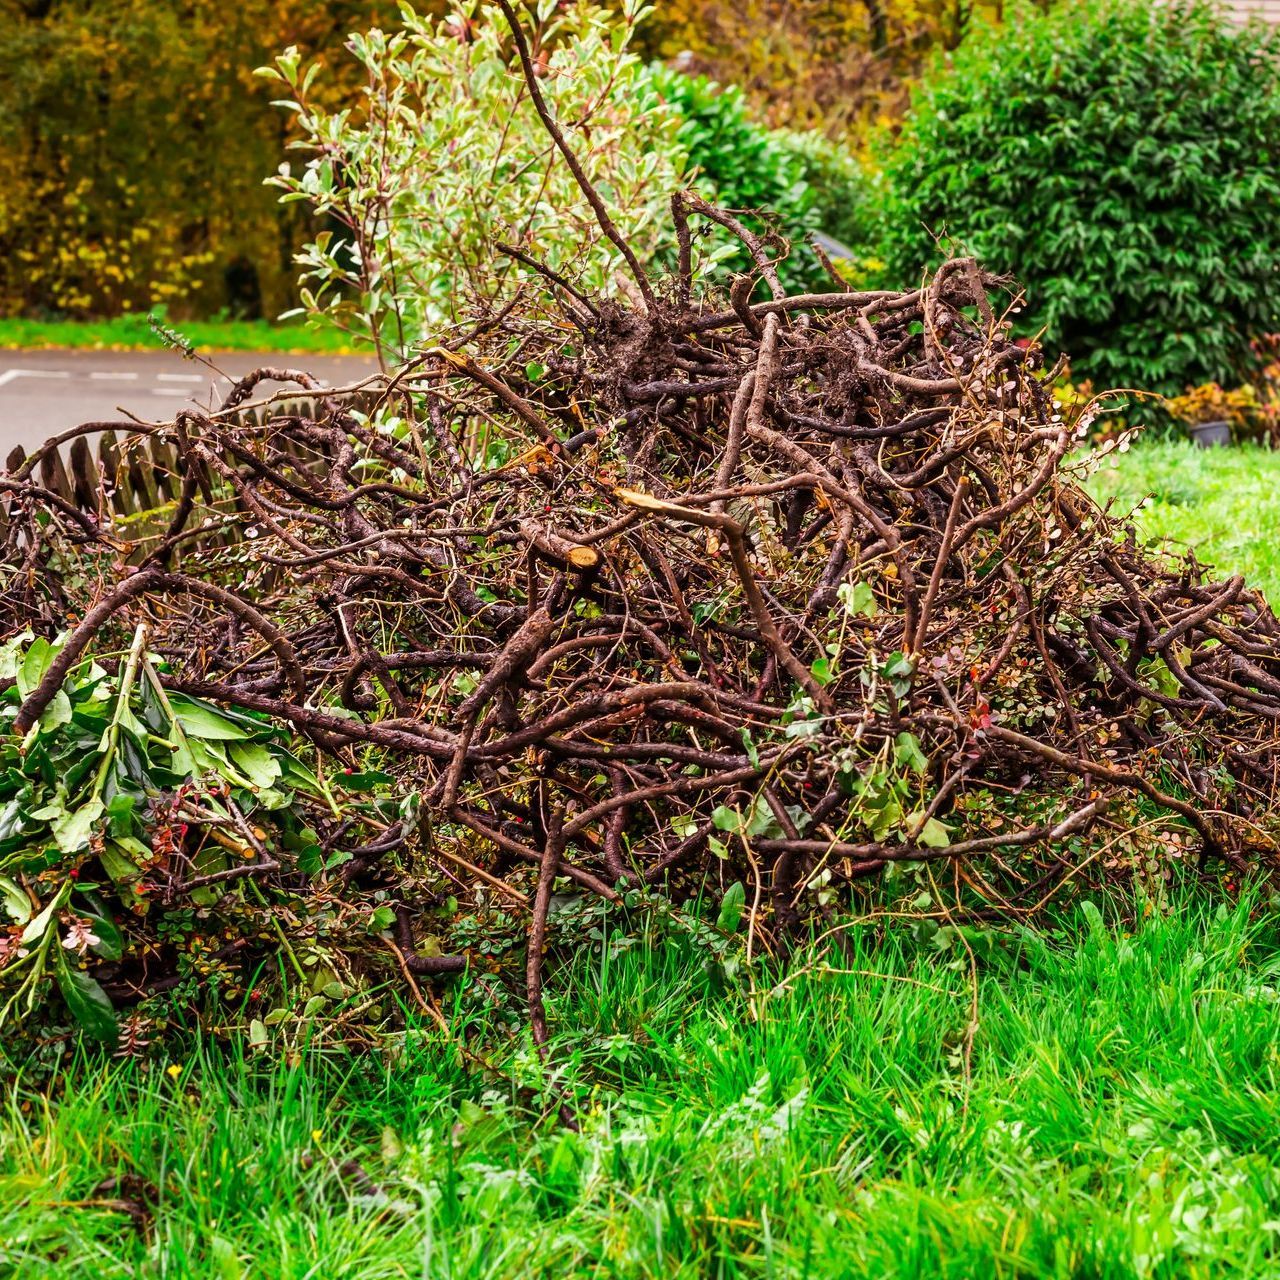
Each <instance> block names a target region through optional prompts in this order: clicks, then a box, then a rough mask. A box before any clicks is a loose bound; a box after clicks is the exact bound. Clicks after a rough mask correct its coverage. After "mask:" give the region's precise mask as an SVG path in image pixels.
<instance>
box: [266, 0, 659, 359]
mask: <svg viewBox="0 0 1280 1280" xmlns="http://www.w3.org/2000/svg"><path fill="white" fill-rule="evenodd" d="M538 10H539V18H540V23H541V25H540V27H539V30H538V31H537V33H536V39H535V42H534V51H533V53H534V57H535V58H536V59H537V61H538V65H539V67H540V70H541V84H542V89H543V93H544V95H545V97H546V99H547V102H548V105H549V107H550V109H551V111H552V113H553V114H554V115H555V117H556V118H557V120H558V121H560V122H561V126H562V128H563V131H564V133H565V136H566V139H567V141H568V142H569V145H570V146H571V147H572V148H573V150H574V151H575V153H576V155H577V157H578V160H579V162H580V163H581V165H582V167H583V169H584V170H585V171H586V173H587V175H588V176H589V177H590V179H591V181H592V182H593V183H594V184H595V186H596V187H597V188H598V189H599V190H600V191H601V192H602V194H603V196H604V198H605V199H606V200H607V201H608V203H609V205H610V207H611V208H612V209H614V210H615V211H616V212H615V217H616V220H617V223H618V225H619V229H620V230H621V231H622V233H623V235H624V236H626V237H627V239H628V240H629V241H630V243H631V244H632V246H633V247H634V249H635V251H636V252H637V254H638V255H639V256H640V257H641V259H644V258H645V257H646V256H651V255H652V254H653V253H654V252H655V251H656V249H657V246H658V242H659V237H660V234H661V232H660V230H659V227H660V226H661V225H664V218H665V214H666V210H667V202H668V200H669V199H670V195H671V192H672V191H674V190H676V189H677V188H678V187H679V186H680V174H681V172H682V171H683V169H684V157H683V151H682V147H681V145H680V143H679V141H678V140H677V138H676V130H677V127H678V118H677V116H676V114H675V111H674V110H673V109H672V108H671V107H669V106H666V105H665V104H663V103H662V102H661V101H659V100H658V97H657V94H656V92H655V90H654V88H653V86H652V84H651V82H650V80H649V78H648V76H647V75H646V73H645V67H644V64H643V63H642V62H641V61H640V59H639V58H638V57H637V56H636V55H635V54H633V53H630V52H629V51H628V47H627V46H628V43H629V41H630V39H631V36H632V34H633V32H634V29H635V24H636V22H637V21H638V20H639V18H640V16H641V15H642V14H643V9H642V8H641V6H640V4H639V3H638V2H637V0H626V3H625V4H624V6H623V11H622V13H621V15H617V14H611V13H609V12H608V11H607V10H605V9H603V8H600V7H599V6H596V5H593V4H589V3H578V4H574V5H570V6H568V7H567V8H565V9H563V10H561V8H560V6H559V5H558V4H554V3H547V2H545V0H544V2H543V3H540V4H539V5H538ZM402 20H403V23H404V26H403V29H402V30H400V31H397V32H395V33H392V34H388V33H386V32H383V31H380V30H378V29H376V28H375V29H373V30H371V31H368V32H366V33H365V34H363V35H356V36H353V37H352V38H351V41H350V48H351V50H352V52H353V53H354V54H355V57H356V59H357V61H358V62H359V63H360V65H361V66H362V67H363V69H364V71H365V73H366V75H367V78H368V87H367V89H366V90H365V92H364V94H363V101H362V103H361V106H360V109H359V110H352V109H349V108H342V109H329V108H327V107H325V106H324V105H323V104H321V103H319V102H317V101H316V99H315V94H314V92H313V86H314V85H315V82H316V73H317V68H316V67H314V66H313V67H311V68H310V69H308V70H306V71H304V70H303V68H302V66H301V60H300V59H299V57H298V55H297V52H296V51H295V50H290V51H289V52H288V53H286V54H285V55H284V56H282V57H280V58H279V59H277V61H276V64H275V66H274V67H273V68H264V69H263V72H262V74H265V75H267V76H269V77H273V78H275V79H276V80H278V81H280V82H281V83H283V84H284V85H285V87H286V89H287V91H288V93H289V95H290V98H289V100H288V101H287V102H285V103H283V104H281V105H284V106H286V107H289V108H290V109H292V110H293V111H294V112H295V113H296V114H297V117H298V124H299V127H300V129H301V131H302V134H303V140H302V141H301V142H299V143H298V144H296V145H297V146H299V147H301V148H302V149H304V150H305V151H308V152H309V153H310V154H311V158H310V159H308V160H307V161H306V163H305V164H304V165H303V166H301V167H300V168H298V169H294V170H290V169H289V167H288V166H285V167H284V168H283V169H282V171H281V173H280V175H279V176H278V177H277V178H276V179H275V180H274V181H275V183H276V185H278V186H279V187H281V188H283V189H284V191H285V192H286V195H285V197H284V199H285V200H286V201H294V200H300V201H306V202H307V203H308V204H309V205H310V206H311V208H312V209H313V211H314V212H315V213H316V214H318V215H320V216H322V217H323V218H326V219H329V220H330V221H331V222H333V223H336V224H337V226H338V228H339V231H338V233H337V234H335V233H333V232H330V231H326V232H323V233H321V234H320V235H319V236H317V238H316V239H315V240H314V241H313V242H312V243H311V244H309V245H307V247H306V248H305V249H304V251H303V252H302V254H301V255H300V257H299V258H298V262H299V263H300V265H301V266H302V267H303V281H304V284H305V285H306V286H307V287H306V288H304V290H303V294H302V296H303V302H304V305H305V307H306V309H307V310H308V311H310V312H311V313H312V314H319V315H323V316H324V317H325V318H327V319H328V320H330V321H332V322H333V323H336V324H338V325H340V326H341V327H343V328H345V329H347V330H348V331H350V332H353V333H356V334H360V335H362V336H365V337H367V338H369V339H370V340H372V341H373V342H374V343H375V344H376V345H377V346H378V347H379V349H380V350H382V351H384V352H386V353H390V354H391V355H392V356H393V357H400V356H403V355H405V354H406V353H407V352H409V351H410V350H411V349H412V348H413V346H414V344H415V343H418V342H420V341H422V340H423V339H425V338H427V337H428V336H429V335H431V334H433V333H434V332H435V331H436V330H437V329H438V328H439V327H440V326H442V325H446V324H453V323H458V322H468V321H470V320H473V319H475V318H476V317H477V316H478V315H484V314H488V313H491V312H492V311H493V310H495V309H497V308H500V307H501V306H502V305H503V303H504V302H505V301H507V300H508V299H509V298H510V296H511V294H512V293H513V291H514V289H515V288H516V287H517V286H520V285H523V286H524V287H526V288H536V287H537V286H538V284H539V277H538V276H537V275H536V274H535V273H534V272H533V271H532V270H530V269H528V268H526V267H524V266H521V265H519V264H518V263H515V262H513V263H512V264H511V268H510V269H509V270H504V271H501V272H494V271H492V270H490V269H489V268H490V266H491V264H492V263H493V262H494V261H495V259H497V258H499V257H500V256H501V254H500V250H499V245H501V244H504V243H510V244H513V245H515V246H516V247H517V248H519V249H520V250H522V251H524V252H526V253H528V254H531V255H533V256H534V257H536V258H538V259H540V260H541V261H542V262H543V263H545V264H546V265H547V266H549V267H551V268H552V269H553V270H555V271H557V272H561V273H563V274H566V275H568V276H570V277H572V278H573V280H574V282H575V284H576V286H577V287H579V288H581V289H585V290H587V291H590V292H599V291H601V290H605V289H608V288H610V287H612V285H613V281H614V276H615V272H616V269H617V268H618V266H619V265H620V264H621V258H620V256H619V255H618V253H617V251H616V250H615V249H613V247H612V246H611V245H609V244H608V241H606V240H605V239H604V238H603V236H602V234H601V231H600V228H599V226H598V225H597V223H596V220H595V218H594V215H593V214H592V210H591V207H590V205H589V204H588V202H587V200H586V199H585V198H584V196H583V194H582V192H581V190H580V189H579V187H578V185H577V183H576V182H575V180H574V178H573V175H572V174H571V173H570V172H569V170H568V168H567V167H566V165H565V163H564V161H563V160H562V159H561V158H560V156H559V155H558V154H557V153H556V151H555V148H554V146H553V145H552V143H551V142H550V140H549V139H548V137H547V134H546V132H545V130H544V129H543V127H542V124H541V122H540V121H539V119H538V116H537V114H536V112H535V110H534V107H533V104H532V102H531V101H530V98H529V95H528V93H527V91H526V89H525V86H524V81H523V79H522V78H521V76H520V74H519V68H518V66H517V65H516V64H515V55H514V51H513V49H512V46H511V41H510V34H509V32H508V29H507V25H506V22H505V20H504V18H503V17H502V13H501V11H500V10H499V9H498V8H497V6H496V5H489V4H482V5H478V6H475V7H474V8H472V9H470V10H469V11H468V12H467V14H465V15H464V14H463V13H462V12H461V11H460V12H459V13H458V14H455V15H454V16H453V17H451V18H449V19H447V20H445V21H442V22H436V21H434V20H431V19H428V18H426V17H423V16H420V15H419V14H417V13H415V12H414V10H413V9H412V8H411V7H409V6H408V5H405V6H404V7H403V9H402Z"/></svg>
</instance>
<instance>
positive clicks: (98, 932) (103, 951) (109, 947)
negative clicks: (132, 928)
mask: <svg viewBox="0 0 1280 1280" xmlns="http://www.w3.org/2000/svg"><path fill="white" fill-rule="evenodd" d="M88 919H89V922H90V928H91V929H92V930H93V934H94V936H95V937H96V938H97V939H98V941H97V942H96V943H94V944H93V949H94V951H96V952H97V953H98V955H100V956H101V957H102V958H103V959H104V960H119V959H120V957H121V956H122V955H124V934H122V933H121V932H120V930H119V928H118V927H117V925H116V922H115V921H114V920H112V919H110V918H109V917H108V916H99V915H94V914H92V913H90V914H89V916H88Z"/></svg>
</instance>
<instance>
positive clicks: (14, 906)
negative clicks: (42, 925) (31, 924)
mask: <svg viewBox="0 0 1280 1280" xmlns="http://www.w3.org/2000/svg"><path fill="white" fill-rule="evenodd" d="M0 902H3V904H4V909H5V911H6V913H7V914H8V915H9V916H11V917H12V918H13V920H14V922H15V923H17V924H26V923H27V921H28V920H30V919H31V899H30V898H28V897H27V895H26V894H25V893H23V892H22V889H21V888H20V887H19V885H18V884H17V882H16V881H14V880H10V879H9V877H8V876H0Z"/></svg>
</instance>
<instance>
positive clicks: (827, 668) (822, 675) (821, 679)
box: [809, 658, 835, 687]
mask: <svg viewBox="0 0 1280 1280" xmlns="http://www.w3.org/2000/svg"><path fill="white" fill-rule="evenodd" d="M809 673H810V674H811V675H812V676H813V678H814V680H815V681H816V682H817V683H818V685H819V687H824V686H826V685H829V684H830V683H831V682H832V681H833V680H834V679H835V673H834V672H833V671H832V670H831V659H830V658H816V659H814V662H813V665H812V666H810V668H809Z"/></svg>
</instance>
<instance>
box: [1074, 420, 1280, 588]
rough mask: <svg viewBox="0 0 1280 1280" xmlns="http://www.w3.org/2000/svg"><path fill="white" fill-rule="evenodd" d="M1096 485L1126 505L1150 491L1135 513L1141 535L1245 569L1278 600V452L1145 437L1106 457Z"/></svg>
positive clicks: (1100, 493)
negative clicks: (1109, 458)
mask: <svg viewBox="0 0 1280 1280" xmlns="http://www.w3.org/2000/svg"><path fill="white" fill-rule="evenodd" d="M1091 487H1092V489H1093V491H1094V493H1095V495H1096V496H1097V497H1099V498H1102V499H1104V500H1105V499H1106V498H1112V497H1114V498H1115V500H1116V509H1117V510H1118V511H1121V512H1124V511H1128V510H1130V509H1131V508H1133V507H1135V506H1137V504H1138V503H1140V502H1142V501H1143V500H1144V499H1146V498H1148V497H1149V498H1150V499H1151V501H1150V502H1149V503H1148V504H1147V505H1146V506H1145V507H1143V508H1142V510H1141V511H1140V512H1139V513H1138V520H1137V524H1138V527H1139V529H1140V530H1141V531H1142V533H1143V534H1144V536H1146V537H1148V538H1154V539H1161V540H1166V541H1167V543H1168V545H1170V546H1171V547H1173V548H1174V549H1178V550H1192V551H1194V552H1195V553H1196V555H1197V557H1198V558H1199V559H1200V560H1201V561H1202V562H1203V563H1206V564H1211V565H1213V566H1214V567H1215V568H1216V569H1218V570H1220V571H1221V572H1223V573H1236V572H1239V573H1243V574H1244V575H1245V578H1246V579H1247V580H1248V581H1249V582H1250V583H1251V584H1252V585H1253V586H1256V587H1259V588H1260V589H1261V590H1262V591H1263V592H1264V594H1266V596H1267V597H1268V598H1269V599H1270V600H1271V601H1272V602H1273V603H1274V604H1276V605H1278V606H1280V536H1277V530H1280V452H1273V451H1271V450H1269V449H1262V448H1258V447H1256V446H1248V447H1241V448H1235V449H1197V448H1196V447H1195V446H1194V445H1191V444H1189V443H1184V442H1182V441H1177V442H1168V443H1162V444H1154V443H1153V444H1141V445H1138V446H1136V447H1135V448H1134V449H1133V450H1131V451H1130V452H1129V453H1127V454H1122V455H1118V456H1115V459H1114V462H1113V463H1111V464H1110V465H1104V467H1103V469H1102V470H1101V471H1100V472H1099V473H1098V474H1097V476H1096V477H1095V478H1094V483H1093V485H1092V486H1091Z"/></svg>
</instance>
